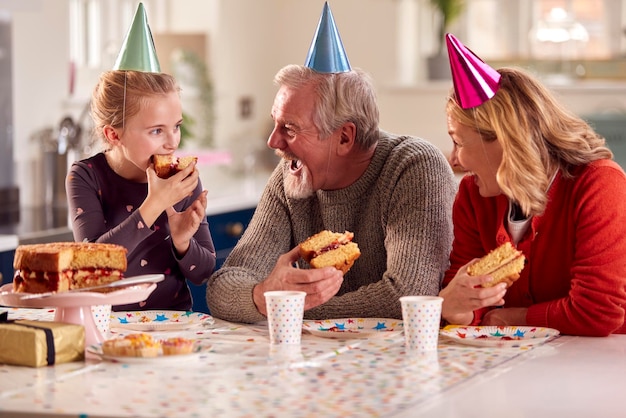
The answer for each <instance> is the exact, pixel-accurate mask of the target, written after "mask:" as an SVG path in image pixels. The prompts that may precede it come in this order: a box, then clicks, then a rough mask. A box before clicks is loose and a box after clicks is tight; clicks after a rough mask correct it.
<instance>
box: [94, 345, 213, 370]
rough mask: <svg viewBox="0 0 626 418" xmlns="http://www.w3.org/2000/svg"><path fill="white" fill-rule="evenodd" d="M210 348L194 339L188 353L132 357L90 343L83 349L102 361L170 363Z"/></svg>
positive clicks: (187, 359) (190, 359)
mask: <svg viewBox="0 0 626 418" xmlns="http://www.w3.org/2000/svg"><path fill="white" fill-rule="evenodd" d="M210 349H211V345H210V344H202V343H201V342H200V341H196V343H195V344H194V348H193V351H192V352H191V353H189V354H176V355H169V356H165V355H162V354H161V355H158V356H156V357H132V356H108V355H105V354H104V353H103V352H102V346H101V345H90V346H88V347H87V348H86V349H85V351H86V352H88V353H90V354H93V355H94V356H96V357H97V358H100V359H101V360H103V361H109V362H112V363H124V364H170V363H181V362H186V361H194V360H198V359H200V358H201V357H202V354H204V353H206V352H208V351H209V350H210Z"/></svg>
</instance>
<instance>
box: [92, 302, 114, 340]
mask: <svg viewBox="0 0 626 418" xmlns="http://www.w3.org/2000/svg"><path fill="white" fill-rule="evenodd" d="M91 314H92V315H93V321H94V322H95V323H96V328H98V331H100V334H101V335H102V338H103V339H107V338H108V335H109V325H110V323H111V305H95V306H92V307H91Z"/></svg>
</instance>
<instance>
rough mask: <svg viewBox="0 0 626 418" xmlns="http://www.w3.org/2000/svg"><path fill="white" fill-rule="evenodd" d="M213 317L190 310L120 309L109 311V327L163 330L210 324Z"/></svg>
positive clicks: (212, 321)
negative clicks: (118, 310)
mask: <svg viewBox="0 0 626 418" xmlns="http://www.w3.org/2000/svg"><path fill="white" fill-rule="evenodd" d="M214 322H215V320H214V319H213V317H212V316H211V315H209V314H205V313H202V312H190V311H120V312H111V322H110V326H111V328H122V329H130V330H135V331H165V330H182V329H189V328H193V327H196V326H199V325H212V324H213V323H214Z"/></svg>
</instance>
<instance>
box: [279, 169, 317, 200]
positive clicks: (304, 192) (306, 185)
mask: <svg viewBox="0 0 626 418" xmlns="http://www.w3.org/2000/svg"><path fill="white" fill-rule="evenodd" d="M314 193H315V190H313V185H312V184H311V176H310V172H309V170H308V169H307V168H306V167H302V169H301V170H300V176H293V175H291V174H288V175H287V178H285V194H286V195H287V197H289V198H290V199H306V198H307V197H311V196H313V194H314Z"/></svg>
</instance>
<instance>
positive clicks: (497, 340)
mask: <svg viewBox="0 0 626 418" xmlns="http://www.w3.org/2000/svg"><path fill="white" fill-rule="evenodd" d="M559 334H560V333H559V331H558V330H556V329H553V328H543V327H498V326H485V327H472V326H456V325H449V326H447V327H445V328H444V329H442V330H441V331H440V335H441V336H442V337H445V338H449V339H451V340H454V341H455V342H457V343H460V344H466V345H473V346H478V347H522V346H529V345H534V344H541V343H545V342H546V341H548V340H550V339H552V338H555V337H557V336H558V335H559Z"/></svg>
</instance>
